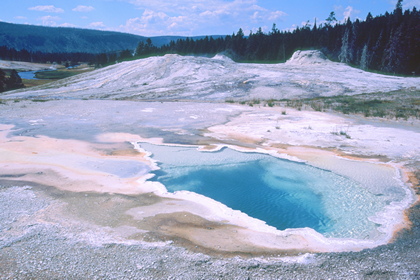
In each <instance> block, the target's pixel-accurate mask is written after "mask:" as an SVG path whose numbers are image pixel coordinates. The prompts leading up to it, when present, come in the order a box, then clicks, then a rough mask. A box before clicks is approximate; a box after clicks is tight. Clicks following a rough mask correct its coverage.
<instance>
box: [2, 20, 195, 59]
mask: <svg viewBox="0 0 420 280" xmlns="http://www.w3.org/2000/svg"><path fill="white" fill-rule="evenodd" d="M202 37H203V36H198V37H193V38H195V39H199V38H202ZM147 38H148V37H144V36H139V35H133V34H128V33H120V32H111V31H99V30H90V29H81V28H69V27H46V26H37V25H26V24H13V23H6V22H0V46H6V47H8V48H13V49H16V50H22V49H26V50H27V51H29V52H37V51H40V52H44V53H60V52H65V53H72V52H83V53H104V52H105V53H106V52H112V51H119V50H126V49H129V50H134V49H135V48H136V47H137V45H138V43H139V42H141V41H144V42H145V41H146V39H147ZM180 38H185V37H181V36H159V37H151V39H152V42H153V44H154V45H155V46H157V47H160V46H162V45H164V44H169V42H170V41H171V40H177V39H180Z"/></svg>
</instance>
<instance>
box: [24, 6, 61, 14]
mask: <svg viewBox="0 0 420 280" xmlns="http://www.w3.org/2000/svg"><path fill="white" fill-rule="evenodd" d="M29 10H31V11H38V12H47V13H64V10H63V9H61V8H56V7H54V6H53V5H47V6H35V7H31V8H29Z"/></svg>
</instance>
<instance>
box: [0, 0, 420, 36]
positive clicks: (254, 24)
mask: <svg viewBox="0 0 420 280" xmlns="http://www.w3.org/2000/svg"><path fill="white" fill-rule="evenodd" d="M396 3H397V0H321V1H320V0H318V1H314V0H292V1H290V0H284V1H283V0H277V1H275V0H72V1H69V0H2V1H1V6H2V7H1V10H0V21H5V22H11V23H24V24H35V25H45V26H67V27H78V28H89V29H99V30H111V31H120V32H127V33H133V34H138V35H143V36H159V35H181V36H196V35H225V34H232V33H233V32H235V33H236V32H237V31H238V30H239V28H242V29H243V30H244V32H245V34H248V33H249V31H250V30H253V31H256V30H257V29H258V28H259V27H262V28H263V30H264V31H269V30H270V29H271V27H272V25H273V23H276V25H277V28H278V29H280V30H289V29H293V28H295V27H296V26H302V25H303V24H304V23H306V22H307V21H308V20H309V22H310V24H313V22H314V19H315V18H316V19H317V22H318V24H319V23H322V22H323V21H324V20H325V19H326V18H327V17H328V15H329V14H330V12H331V11H334V12H335V14H336V18H337V19H338V20H340V21H342V20H344V19H345V18H346V17H350V18H351V19H352V20H354V19H356V18H360V19H363V20H364V19H365V18H366V15H367V14H368V12H371V13H372V15H373V16H376V15H380V14H384V13H385V12H386V11H388V12H391V11H393V9H394V8H395V4H396ZM403 6H404V8H405V9H407V8H408V9H411V8H412V7H413V6H416V8H420V0H405V1H403Z"/></svg>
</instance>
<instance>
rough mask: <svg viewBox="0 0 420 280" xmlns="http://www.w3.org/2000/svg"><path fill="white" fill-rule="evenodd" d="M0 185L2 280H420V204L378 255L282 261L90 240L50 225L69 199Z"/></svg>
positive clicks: (59, 225)
mask: <svg viewBox="0 0 420 280" xmlns="http://www.w3.org/2000/svg"><path fill="white" fill-rule="evenodd" d="M0 184H1V185H2V186H3V187H2V188H1V189H0V203H1V205H2V209H3V211H1V212H0V228H1V233H0V279H419V278H420V268H419V265H418V257H419V252H420V250H419V248H420V244H419V243H420V241H419V240H420V230H419V229H420V227H419V223H420V220H419V217H420V215H419V214H420V207H419V204H417V206H415V207H413V208H412V211H411V220H412V221H413V227H412V229H410V230H404V231H402V232H401V234H400V235H399V237H398V238H397V239H396V241H395V242H394V243H391V244H388V245H385V246H380V247H377V248H375V249H369V250H363V251H361V252H347V253H322V254H313V255H302V256H298V257H294V258H287V257H285V258H282V259H280V258H273V257H272V258H262V257H253V258H239V257H232V258H224V257H216V256H209V255H206V254H202V253H193V252H189V251H187V250H186V249H184V248H181V247H178V246H176V245H173V244H170V243H162V242H161V243H156V242H155V243H144V242H143V243H139V242H137V243H136V244H134V243H133V244H128V243H126V242H125V243H124V242H121V240H119V241H118V240H114V242H112V240H111V241H110V240H108V241H107V242H104V243H102V244H99V243H95V242H91V241H89V239H86V238H84V236H83V234H82V233H81V232H80V228H79V227H74V226H71V225H72V223H70V222H69V223H65V222H63V223H52V222H48V221H51V220H49V219H48V215H51V213H53V212H54V211H55V210H53V211H50V210H51V209H52V208H53V209H54V206H57V205H61V204H63V200H62V197H64V196H65V193H60V191H57V190H54V191H53V192H52V193H50V192H49V191H48V188H47V189H45V188H42V187H40V186H34V187H32V188H29V187H24V185H25V184H23V183H21V186H12V185H19V184H18V183H16V182H13V183H10V181H9V182H8V181H6V180H2V181H1V182H0ZM64 204H65V203H64ZM82 227H83V226H82ZM84 230H86V229H82V232H83V231H84ZM69 233H70V234H69ZM98 234H99V233H98Z"/></svg>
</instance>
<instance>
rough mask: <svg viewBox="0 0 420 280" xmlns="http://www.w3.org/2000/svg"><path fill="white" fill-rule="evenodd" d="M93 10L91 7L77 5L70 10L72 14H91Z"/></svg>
mask: <svg viewBox="0 0 420 280" xmlns="http://www.w3.org/2000/svg"><path fill="white" fill-rule="evenodd" d="M93 10H95V8H94V7H92V6H83V5H79V6H77V7H76V8H74V9H72V11H73V12H91V11H93Z"/></svg>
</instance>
